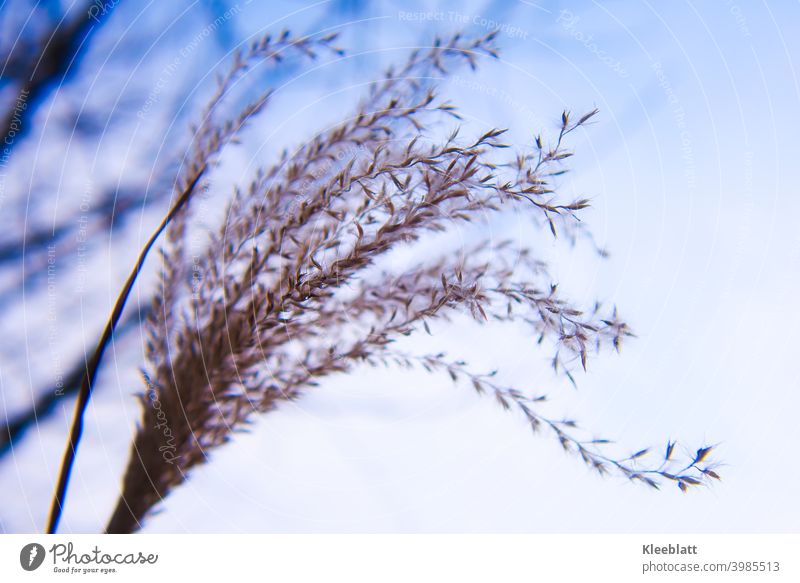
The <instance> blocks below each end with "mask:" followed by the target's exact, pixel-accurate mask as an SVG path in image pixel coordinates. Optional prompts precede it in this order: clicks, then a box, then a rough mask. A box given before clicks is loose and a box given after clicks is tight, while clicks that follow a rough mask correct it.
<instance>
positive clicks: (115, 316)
mask: <svg viewBox="0 0 800 583" xmlns="http://www.w3.org/2000/svg"><path fill="white" fill-rule="evenodd" d="M205 170H206V167H205V166H204V167H201V168H200V169H198V171H197V172H196V174H195V176H194V178H193V180H192V181H191V182H190V183H189V184H188V186H187V187H186V189H185V190H184V191H183V192H182V193H181V195H180V197H178V199H177V201H176V202H175V204H174V205H173V206H172V208H171V209H170V211H169V213H167V215H166V216H165V217H164V220H162V221H161V224H160V225H159V226H158V228H157V229H156V230H155V232H154V233H153V234H152V235H151V236H150V238H149V239H148V240H147V243H145V246H144V247H143V248H142V251H141V253H140V254H139V259H138V260H137V261H136V265H134V267H133V270H132V271H131V273H130V275H128V279H127V281H126V282H125V285H124V286H123V288H122V291H121V292H120V294H119V296H117V301H116V303H115V304H114V310H113V311H112V312H111V317H110V318H109V320H108V323H107V324H106V327H105V329H104V330H103V335H102V336H101V337H100V341H99V342H98V343H97V348H96V349H95V351H94V354H93V355H92V358H91V359H90V360H89V361H87V363H86V374H85V375H84V376H83V380H82V381H81V387H80V390H79V391H78V400H77V402H76V403H75V414H74V416H73V419H72V427H71V429H70V435H69V441H68V442H67V447H66V450H65V451H64V458H63V460H62V462H61V468H60V471H59V477H58V482H57V484H56V489H55V493H54V494H53V500H52V502H51V505H50V517H49V519H48V521H47V533H48V534H54V533H55V532H56V530H57V529H58V522H59V520H60V519H61V513H62V511H63V509H64V497H65V495H66V492H67V484H68V483H69V477H70V474H71V473H72V466H73V464H74V463H75V455H76V453H77V449H78V444H79V443H80V440H81V435H82V434H83V415H84V413H85V412H86V408H87V407H88V405H89V399H90V398H91V396H92V389H93V388H94V382H95V379H96V378H97V371H98V370H99V369H100V361H101V360H102V359H103V354H104V353H105V350H106V348H107V347H108V345H109V343H110V342H111V339H112V338H113V336H114V331H115V329H116V328H117V324H118V323H119V319H120V317H121V316H122V310H123V309H124V308H125V303H126V302H127V300H128V296H129V295H130V293H131V290H132V289H133V284H134V283H135V282H136V278H137V277H138V276H139V272H141V270H142V267H143V266H144V262H145V260H146V259H147V254H148V253H149V252H150V249H151V248H152V247H153V245H154V244H155V242H156V240H157V239H158V237H159V236H160V235H161V233H162V232H163V231H164V229H166V228H167V225H169V223H170V222H172V219H173V218H175V216H176V215H177V214H178V213H179V212H180V210H181V209H182V208H183V207H184V206H185V205H186V203H187V202H188V200H189V199H190V198H191V196H192V194H193V193H194V191H195V188H196V187H197V184H198V183H199V181H200V179H201V178H202V176H203V174H204V173H205Z"/></svg>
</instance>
